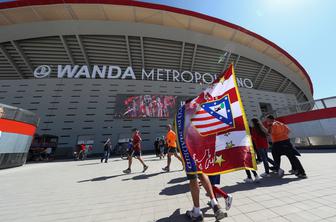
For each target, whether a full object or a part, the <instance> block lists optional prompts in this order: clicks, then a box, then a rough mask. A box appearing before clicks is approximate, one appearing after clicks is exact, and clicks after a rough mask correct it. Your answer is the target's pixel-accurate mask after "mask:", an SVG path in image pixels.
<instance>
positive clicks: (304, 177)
mask: <svg viewBox="0 0 336 222" xmlns="http://www.w3.org/2000/svg"><path fill="white" fill-rule="evenodd" d="M296 176H297V177H298V178H300V179H306V178H307V175H306V174H305V173H298V174H296Z"/></svg>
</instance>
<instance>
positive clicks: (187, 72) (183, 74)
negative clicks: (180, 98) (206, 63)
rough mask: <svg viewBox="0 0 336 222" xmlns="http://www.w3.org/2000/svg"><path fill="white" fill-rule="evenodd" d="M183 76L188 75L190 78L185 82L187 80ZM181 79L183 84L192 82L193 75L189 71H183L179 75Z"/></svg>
mask: <svg viewBox="0 0 336 222" xmlns="http://www.w3.org/2000/svg"><path fill="white" fill-rule="evenodd" d="M185 74H188V75H189V76H190V79H189V80H187V79H186V78H185ZM181 79H182V81H183V82H192V81H194V76H193V74H192V73H191V72H189V71H183V72H182V73H181Z"/></svg>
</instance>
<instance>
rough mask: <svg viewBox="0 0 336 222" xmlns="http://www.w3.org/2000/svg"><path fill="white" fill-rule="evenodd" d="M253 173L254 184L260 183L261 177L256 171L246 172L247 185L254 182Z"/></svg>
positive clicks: (245, 180)
mask: <svg viewBox="0 0 336 222" xmlns="http://www.w3.org/2000/svg"><path fill="white" fill-rule="evenodd" d="M251 172H252V173H253V176H254V182H256V183H258V182H259V181H260V177H259V175H258V173H257V171H255V170H245V173H246V176H247V178H246V179H244V182H246V183H252V182H253V179H252V175H251Z"/></svg>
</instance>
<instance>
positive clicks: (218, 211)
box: [212, 204, 227, 220]
mask: <svg viewBox="0 0 336 222" xmlns="http://www.w3.org/2000/svg"><path fill="white" fill-rule="evenodd" d="M212 209H213V211H214V214H215V218H216V220H221V219H223V218H224V217H227V213H224V212H223V211H222V207H221V206H220V205H219V204H217V205H215V206H214V207H213V208H212Z"/></svg>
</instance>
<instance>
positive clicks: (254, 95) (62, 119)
mask: <svg viewBox="0 0 336 222" xmlns="http://www.w3.org/2000/svg"><path fill="white" fill-rule="evenodd" d="M231 63H233V64H234V67H235V70H236V75H237V81H238V85H239V86H240V93H241V96H242V100H243V104H244V107H245V110H246V113H247V117H248V118H249V119H250V118H252V117H261V116H262V115H263V114H265V113H268V112H271V111H272V110H275V109H279V108H281V107H289V106H291V105H295V104H297V103H301V102H305V101H310V100H312V99H313V86H312V82H311V80H310V78H309V76H308V74H307V72H306V71H305V69H304V68H303V67H302V66H301V65H300V64H299V63H298V61H296V60H295V59H294V58H293V57H292V56H291V55H289V54H288V53H287V52H286V51H284V50H283V49H281V48H280V47H279V46H277V45H276V44H274V43H273V42H271V41H269V40H267V39H265V38H263V37H262V36H260V35H258V34H256V33H254V32H251V31H249V30H246V29H244V28H242V27H240V26H237V25H234V24H231V23H229V22H226V21H223V20H220V19H217V18H213V17H210V16H207V15H203V14H199V13H196V12H191V11H188V10H183V9H178V8H173V7H168V6H162V5H156V4H149V3H142V2H137V1H127V0H126V1H118V0H99V1H98V0H85V1H84V0H76V1H74V0H72V1H70V0H69V1H67V0H51V1H41V0H31V1H14V2H7V3H0V103H3V104H8V105H12V106H17V107H21V108H23V109H26V110H30V111H32V112H34V113H36V114H38V115H39V117H40V118H41V120H40V124H39V127H38V130H37V133H39V134H52V135H57V136H59V144H58V145H59V148H58V153H59V154H70V153H71V152H72V148H73V147H74V146H75V145H76V144H78V143H85V144H87V145H92V146H93V151H92V152H101V150H102V142H103V141H104V140H105V139H106V138H107V137H111V138H112V141H113V144H116V143H117V140H118V139H121V138H126V137H129V135H130V131H131V129H132V128H134V127H137V128H139V129H140V130H141V133H142V136H143V139H144V143H143V147H144V150H152V149H153V145H152V144H153V140H154V139H155V138H156V137H158V136H162V135H164V134H165V131H166V129H165V126H166V124H167V123H171V122H172V119H173V114H174V111H175V110H176V107H177V106H178V104H179V103H180V102H181V101H183V100H185V99H186V98H190V97H194V96H196V95H198V93H200V92H201V90H202V89H204V88H205V87H206V85H207V84H209V83H211V82H213V81H214V79H215V78H216V76H218V75H219V74H220V73H221V72H222V71H223V70H224V69H225V68H226V67H228V65H229V64H231Z"/></svg>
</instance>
